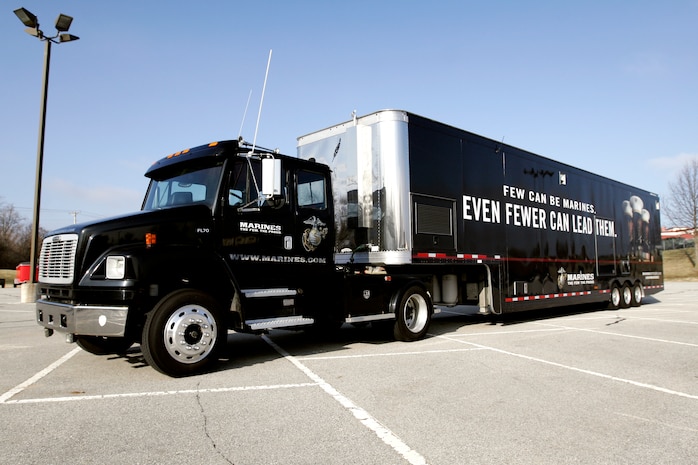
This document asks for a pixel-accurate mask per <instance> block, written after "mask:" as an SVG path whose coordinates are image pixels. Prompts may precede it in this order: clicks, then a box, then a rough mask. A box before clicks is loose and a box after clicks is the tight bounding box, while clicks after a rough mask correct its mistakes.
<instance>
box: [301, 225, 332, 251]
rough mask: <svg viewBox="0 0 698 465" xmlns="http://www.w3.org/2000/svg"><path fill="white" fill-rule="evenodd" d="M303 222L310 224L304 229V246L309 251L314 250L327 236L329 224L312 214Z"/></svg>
mask: <svg viewBox="0 0 698 465" xmlns="http://www.w3.org/2000/svg"><path fill="white" fill-rule="evenodd" d="M303 223H304V224H307V225H309V226H310V227H309V228H306V229H305V231H303V241H302V242H303V248H304V249H305V250H306V251H308V252H312V251H314V250H315V249H317V248H318V246H319V245H320V243H321V242H322V240H323V239H324V238H325V236H327V231H328V230H327V225H326V224H325V223H324V222H323V221H322V220H320V219H319V218H318V217H316V216H311V217H310V218H308V219H307V220H305V221H303Z"/></svg>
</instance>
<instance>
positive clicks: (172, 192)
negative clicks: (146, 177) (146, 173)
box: [143, 164, 223, 210]
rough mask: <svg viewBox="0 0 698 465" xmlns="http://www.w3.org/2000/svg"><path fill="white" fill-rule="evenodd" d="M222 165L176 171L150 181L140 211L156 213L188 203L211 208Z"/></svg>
mask: <svg viewBox="0 0 698 465" xmlns="http://www.w3.org/2000/svg"><path fill="white" fill-rule="evenodd" d="M222 169H223V165H222V164H218V165H216V166H212V167H209V168H203V169H200V167H196V168H180V169H179V170H177V171H174V172H172V171H168V172H167V173H163V177H162V178H161V177H153V178H152V179H151V180H150V186H149V187H148V193H147V194H146V197H145V202H143V210H157V209H160V208H166V207H175V206H182V205H191V204H202V205H208V206H209V207H210V208H213V203H214V201H215V200H216V192H217V191H218V184H219V182H220V178H221V170H222Z"/></svg>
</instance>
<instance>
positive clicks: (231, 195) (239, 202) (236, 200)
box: [227, 159, 287, 208]
mask: <svg viewBox="0 0 698 465" xmlns="http://www.w3.org/2000/svg"><path fill="white" fill-rule="evenodd" d="M286 183H287V180H286V178H285V177H284V178H283V179H282V180H281V192H282V193H283V196H282V197H281V198H274V199H273V200H268V201H266V202H263V203H260V194H259V188H260V187H261V186H262V168H261V163H260V161H259V160H246V159H245V160H237V161H236V162H235V164H234V165H233V167H232V169H231V172H230V180H229V183H228V191H227V193H228V205H229V206H231V207H245V208H246V207H251V206H254V207H272V208H281V207H283V206H284V205H286V204H287V203H286V195H287V192H286Z"/></svg>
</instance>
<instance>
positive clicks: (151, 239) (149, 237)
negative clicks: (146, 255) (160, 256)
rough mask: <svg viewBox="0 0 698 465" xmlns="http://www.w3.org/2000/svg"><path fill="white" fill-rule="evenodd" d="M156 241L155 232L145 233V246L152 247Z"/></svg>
mask: <svg viewBox="0 0 698 465" xmlns="http://www.w3.org/2000/svg"><path fill="white" fill-rule="evenodd" d="M156 242H157V236H156V235H155V233H145V246H146V247H152V246H154V245H155V243H156Z"/></svg>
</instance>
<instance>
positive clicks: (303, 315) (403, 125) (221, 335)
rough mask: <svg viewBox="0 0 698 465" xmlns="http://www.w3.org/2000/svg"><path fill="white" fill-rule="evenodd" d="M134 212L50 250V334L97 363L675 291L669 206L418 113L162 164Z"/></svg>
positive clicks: (169, 358)
mask: <svg viewBox="0 0 698 465" xmlns="http://www.w3.org/2000/svg"><path fill="white" fill-rule="evenodd" d="M146 176H147V177H148V178H149V179H150V185H149V187H148V191H147V193H146V196H145V200H144V202H143V206H142V209H141V211H140V212H137V213H133V214H129V215H124V216H120V217H116V218H111V219H107V220H103V221H98V222H92V223H84V224H79V225H70V226H67V227H65V228H62V229H59V230H57V231H53V232H51V233H50V234H49V235H47V236H46V238H45V239H44V242H43V245H42V249H41V253H40V257H39V275H38V276H39V286H38V293H39V295H38V296H37V297H38V298H37V320H38V322H39V324H40V325H42V326H43V327H44V328H45V332H46V334H47V335H51V334H53V333H54V331H58V332H60V333H63V334H64V335H65V336H66V339H67V341H69V342H77V344H78V345H80V346H81V347H82V348H83V349H85V350H86V351H88V352H92V353H95V354H107V353H119V352H123V351H125V350H126V349H128V348H129V347H130V346H131V345H132V344H133V343H140V345H141V349H142V352H143V356H144V358H145V360H146V361H147V363H148V364H149V365H151V366H152V367H153V368H155V369H156V370H159V371H161V372H163V373H165V374H168V375H171V376H182V375H188V374H193V373H199V372H201V371H203V370H205V369H206V367H207V366H208V365H209V364H210V363H212V362H213V361H215V360H216V359H217V354H218V352H219V351H220V349H221V348H222V347H224V346H225V344H226V335H227V332H228V331H229V330H234V331H237V332H249V333H262V332H265V331H268V330H270V329H274V328H309V329H313V330H316V331H326V330H331V329H333V328H336V327H339V326H340V325H341V324H343V323H354V324H358V323H365V322H374V324H380V325H390V326H391V327H392V331H393V334H394V336H395V338H396V339H398V340H402V341H413V340H418V339H421V338H423V337H424V336H425V335H426V333H427V331H428V328H429V324H430V321H431V318H432V315H433V313H435V312H438V311H439V309H440V308H442V307H448V306H456V305H475V306H477V307H478V308H479V311H480V312H481V313H483V314H501V313H507V312H515V311H525V310H532V309H542V308H547V307H555V306H567V305H577V304H584V303H593V302H596V303H599V304H602V305H608V306H609V307H610V308H620V307H630V306H637V305H640V304H641V302H642V299H643V297H644V296H645V295H648V294H653V293H656V292H659V291H660V290H661V289H663V273H662V260H661V250H660V245H661V240H660V229H661V228H660V211H659V199H658V197H657V196H656V195H654V194H651V193H649V192H646V191H643V190H641V189H638V188H635V187H631V186H628V185H625V184H621V183H619V182H616V181H613V180H610V179H607V178H604V177H601V176H598V175H594V174H591V173H589V172H586V171H583V170H580V169H577V168H574V167H571V166H569V165H565V164H562V163H558V162H556V161H553V160H551V159H548V158H543V157H540V156H538V155H534V154H531V153H529V152H526V151H523V150H520V149H517V148H515V147H512V146H509V145H506V144H502V143H499V142H497V141H494V140H490V139H487V138H484V137H481V136H478V135H475V134H472V133H469V132H466V131H463V130H460V129H456V128H453V127H451V126H448V125H445V124H442V123H438V122H435V121H432V120H429V119H426V118H423V117H420V116H417V115H414V114H412V113H408V112H404V111H396V110H386V111H380V112H376V113H373V114H370V115H367V116H364V117H361V118H355V119H353V120H351V121H348V122H345V123H341V124H338V125H335V126H332V127H329V128H327V129H323V130H320V131H317V132H314V133H311V134H308V135H305V136H302V137H299V138H298V153H297V156H296V157H291V156H285V155H280V154H278V153H276V152H275V151H271V150H266V149H261V148H256V147H252V146H250V145H249V144H246V143H244V142H243V141H242V140H239V141H224V142H214V143H211V144H208V145H203V146H200V147H196V148H192V149H189V150H184V151H182V152H178V153H175V154H172V155H170V156H168V157H165V158H163V159H161V160H159V161H158V162H156V163H155V164H154V165H152V166H151V167H150V168H149V169H148V170H147V172H146Z"/></svg>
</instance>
